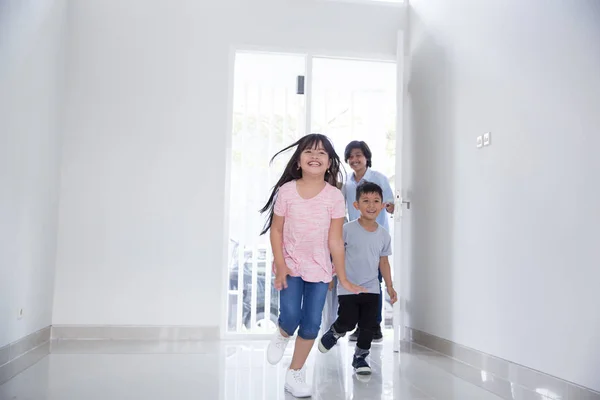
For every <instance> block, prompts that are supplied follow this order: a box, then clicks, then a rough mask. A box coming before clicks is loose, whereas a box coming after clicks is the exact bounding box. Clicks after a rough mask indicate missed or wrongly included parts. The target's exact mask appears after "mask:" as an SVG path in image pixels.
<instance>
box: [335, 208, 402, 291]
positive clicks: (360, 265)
mask: <svg viewBox="0 0 600 400" xmlns="http://www.w3.org/2000/svg"><path fill="white" fill-rule="evenodd" d="M344 244H345V246H346V276H347V277H348V280H349V281H350V282H352V283H354V284H355V285H359V286H362V287H364V288H365V289H367V293H375V294H379V291H380V284H379V279H378V276H379V259H380V258H381V257H383V256H389V255H391V254H392V237H391V236H390V234H389V233H388V231H387V230H385V229H384V228H383V227H381V225H380V226H378V227H377V230H376V231H375V232H369V231H367V230H366V229H365V228H363V227H362V226H361V225H360V224H359V223H358V220H354V221H351V222H348V223H347V224H345V225H344ZM348 294H353V293H351V292H349V291H347V290H346V289H344V288H343V287H342V285H340V284H338V295H339V296H342V295H348Z"/></svg>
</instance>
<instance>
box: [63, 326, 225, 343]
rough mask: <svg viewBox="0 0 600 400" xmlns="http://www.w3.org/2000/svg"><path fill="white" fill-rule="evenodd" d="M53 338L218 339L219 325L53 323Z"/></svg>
mask: <svg viewBox="0 0 600 400" xmlns="http://www.w3.org/2000/svg"><path fill="white" fill-rule="evenodd" d="M52 339H53V340H160V341H180V340H218V339H219V327H218V326H122V325H53V326H52Z"/></svg>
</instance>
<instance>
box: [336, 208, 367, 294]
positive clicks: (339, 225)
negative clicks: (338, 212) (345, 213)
mask: <svg viewBox="0 0 600 400" xmlns="http://www.w3.org/2000/svg"><path fill="white" fill-rule="evenodd" d="M343 229H344V218H334V219H332V220H331V226H330V227H329V251H330V252H331V257H332V258H333V265H335V272H336V273H337V277H338V281H339V282H340V285H342V286H343V287H344V288H345V289H346V290H348V291H349V292H352V293H363V292H366V290H365V288H362V287H360V286H357V285H355V284H353V283H351V282H349V281H348V278H347V277H346V264H345V261H344V254H345V248H344V238H343V235H342V233H343Z"/></svg>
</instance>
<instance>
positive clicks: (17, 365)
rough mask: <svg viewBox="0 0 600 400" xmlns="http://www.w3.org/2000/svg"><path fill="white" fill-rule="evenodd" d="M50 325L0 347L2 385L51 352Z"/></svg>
mask: <svg viewBox="0 0 600 400" xmlns="http://www.w3.org/2000/svg"><path fill="white" fill-rule="evenodd" d="M50 332H51V328H50V326H47V327H45V328H43V329H40V330H39V331H37V332H33V333H31V334H29V335H27V336H25V337H23V338H21V339H19V340H16V341H14V342H12V343H10V344H7V345H6V346H3V347H0V385H2V384H3V383H5V382H8V380H10V379H11V378H13V377H14V376H16V375H18V374H19V373H21V372H23V371H24V370H26V369H27V368H29V367H31V366H32V365H33V364H35V363H37V362H38V361H39V360H41V359H42V358H44V357H46V356H47V355H48V354H50Z"/></svg>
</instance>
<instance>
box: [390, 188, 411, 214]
mask: <svg viewBox="0 0 600 400" xmlns="http://www.w3.org/2000/svg"><path fill="white" fill-rule="evenodd" d="M404 204H406V209H407V210H410V201H409V200H407V199H404V198H403V197H402V194H401V193H400V192H396V198H395V201H394V215H392V218H394V217H396V218H400V217H402V206H403V205H404Z"/></svg>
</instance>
